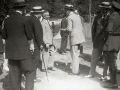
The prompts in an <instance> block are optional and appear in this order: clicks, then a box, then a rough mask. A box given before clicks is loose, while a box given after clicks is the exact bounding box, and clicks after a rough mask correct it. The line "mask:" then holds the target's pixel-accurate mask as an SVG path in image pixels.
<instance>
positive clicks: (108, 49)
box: [102, 1, 120, 89]
mask: <svg viewBox="0 0 120 90" xmlns="http://www.w3.org/2000/svg"><path fill="white" fill-rule="evenodd" d="M112 11H113V12H112V14H111V15H110V18H109V21H108V25H107V31H108V32H109V36H108V39H107V41H106V43H105V44H104V46H103V48H102V50H103V55H104V57H105V60H106V62H107V64H108V66H109V71H110V75H111V83H110V84H109V85H107V86H104V87H105V88H111V89H116V88H118V84H117V80H116V72H117V67H116V60H117V55H118V52H119V50H120V13H119V11H120V4H118V3H117V2H115V1H114V2H112Z"/></svg>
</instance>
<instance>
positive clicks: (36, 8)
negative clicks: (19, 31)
mask: <svg viewBox="0 0 120 90" xmlns="http://www.w3.org/2000/svg"><path fill="white" fill-rule="evenodd" d="M43 11H44V10H42V6H35V7H33V8H32V11H31V12H33V13H41V12H43Z"/></svg>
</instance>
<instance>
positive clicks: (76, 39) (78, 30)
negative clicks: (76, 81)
mask: <svg viewBox="0 0 120 90" xmlns="http://www.w3.org/2000/svg"><path fill="white" fill-rule="evenodd" d="M73 11H74V9H73V5H70V4H66V5H65V12H66V15H67V20H68V26H67V30H68V31H69V32H70V35H69V38H70V53H71V58H72V61H71V64H72V73H70V75H78V74H79V73H80V70H79V62H80V59H81V57H80V58H79V54H80V50H79V46H80V44H81V43H83V42H85V38H84V34H83V32H82V29H83V27H82V23H81V20H80V17H79V16H78V15H77V14H75V13H74V12H73Z"/></svg>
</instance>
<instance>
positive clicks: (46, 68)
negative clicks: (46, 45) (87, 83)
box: [40, 49, 49, 82]
mask: <svg viewBox="0 0 120 90" xmlns="http://www.w3.org/2000/svg"><path fill="white" fill-rule="evenodd" d="M42 50H43V49H41V52H42ZM40 56H41V59H42V60H43V64H44V68H45V72H46V77H47V81H48V82H49V79H48V73H47V68H46V66H45V61H44V58H43V54H42V53H41V55H40Z"/></svg>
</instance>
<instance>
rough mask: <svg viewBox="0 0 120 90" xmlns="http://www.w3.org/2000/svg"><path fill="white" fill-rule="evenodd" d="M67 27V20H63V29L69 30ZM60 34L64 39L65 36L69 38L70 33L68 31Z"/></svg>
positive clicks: (62, 31)
mask: <svg viewBox="0 0 120 90" xmlns="http://www.w3.org/2000/svg"><path fill="white" fill-rule="evenodd" d="M67 25H68V22H67V18H63V19H62V21H61V28H63V29H67ZM60 34H61V36H62V37H64V36H68V35H69V32H68V31H67V30H66V31H64V30H61V32H60Z"/></svg>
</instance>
